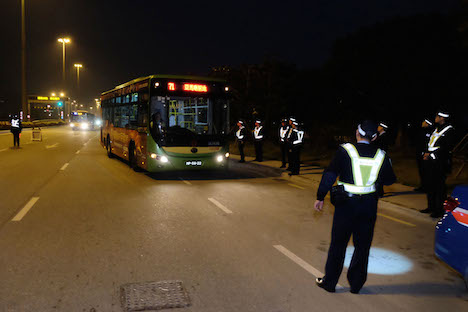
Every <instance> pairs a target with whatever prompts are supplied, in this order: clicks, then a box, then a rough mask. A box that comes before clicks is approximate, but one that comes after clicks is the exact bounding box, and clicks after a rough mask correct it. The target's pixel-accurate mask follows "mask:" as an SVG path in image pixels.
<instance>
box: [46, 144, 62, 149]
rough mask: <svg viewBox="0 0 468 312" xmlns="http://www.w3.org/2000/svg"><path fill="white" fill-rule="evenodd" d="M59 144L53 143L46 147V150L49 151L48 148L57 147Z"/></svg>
mask: <svg viewBox="0 0 468 312" xmlns="http://www.w3.org/2000/svg"><path fill="white" fill-rule="evenodd" d="M58 145H59V144H58V143H55V144H52V145H47V146H46V148H47V149H49V148H54V147H57V146H58Z"/></svg>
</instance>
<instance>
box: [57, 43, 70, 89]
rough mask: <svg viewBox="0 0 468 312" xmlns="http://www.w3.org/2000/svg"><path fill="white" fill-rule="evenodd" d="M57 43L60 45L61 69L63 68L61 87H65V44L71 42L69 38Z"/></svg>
mask: <svg viewBox="0 0 468 312" xmlns="http://www.w3.org/2000/svg"><path fill="white" fill-rule="evenodd" d="M58 42H60V43H62V56H63V60H62V65H63V66H62V68H63V71H62V80H63V85H64V86H63V87H65V45H66V44H67V43H70V42H71V40H70V38H59V39H58Z"/></svg>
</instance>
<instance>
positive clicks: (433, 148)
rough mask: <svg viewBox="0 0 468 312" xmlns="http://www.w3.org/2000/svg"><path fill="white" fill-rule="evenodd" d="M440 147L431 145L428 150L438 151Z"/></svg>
mask: <svg viewBox="0 0 468 312" xmlns="http://www.w3.org/2000/svg"><path fill="white" fill-rule="evenodd" d="M439 148H440V146H437V147H429V148H428V149H427V150H428V151H429V152H435V151H437V150H438V149H439Z"/></svg>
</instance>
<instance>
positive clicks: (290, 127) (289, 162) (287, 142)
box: [286, 117, 296, 171]
mask: <svg viewBox="0 0 468 312" xmlns="http://www.w3.org/2000/svg"><path fill="white" fill-rule="evenodd" d="M295 121H296V118H294V117H289V120H288V123H289V129H288V131H287V132H286V146H287V150H288V151H287V153H288V168H286V170H289V171H290V170H291V160H292V149H291V135H292V132H293V127H292V125H293V122H295Z"/></svg>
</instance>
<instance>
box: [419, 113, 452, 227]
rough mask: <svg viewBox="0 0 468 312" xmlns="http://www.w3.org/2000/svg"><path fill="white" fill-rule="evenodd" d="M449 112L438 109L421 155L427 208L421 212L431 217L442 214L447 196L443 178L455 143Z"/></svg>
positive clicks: (449, 168) (450, 168) (447, 171)
mask: <svg viewBox="0 0 468 312" xmlns="http://www.w3.org/2000/svg"><path fill="white" fill-rule="evenodd" d="M449 117H450V114H449V113H448V112H447V111H445V110H439V112H438V113H437V115H436V118H435V124H436V128H435V130H434V132H432V134H431V137H430V138H429V142H428V144H427V149H426V152H425V153H424V155H423V168H424V172H425V174H424V180H425V181H424V185H423V186H424V188H425V189H426V193H427V208H426V209H424V210H421V212H422V213H430V214H431V217H433V218H440V217H442V216H443V215H444V208H443V204H444V201H445V199H446V198H447V188H446V186H445V180H446V179H447V174H449V173H450V171H451V170H452V149H453V146H454V144H455V140H454V139H455V130H454V128H453V126H452V125H450V124H449V123H448V119H449Z"/></svg>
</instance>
